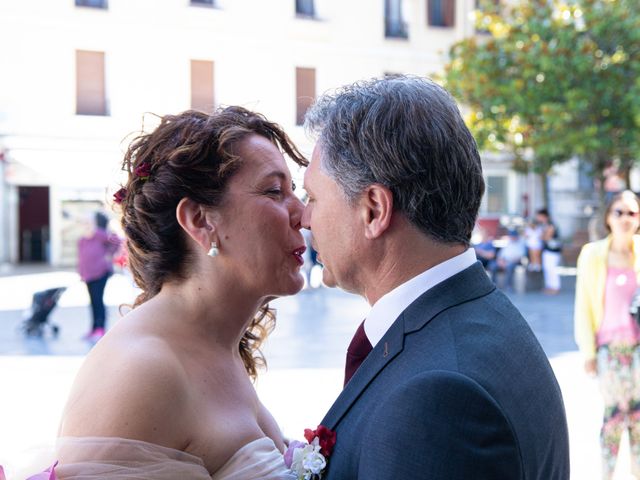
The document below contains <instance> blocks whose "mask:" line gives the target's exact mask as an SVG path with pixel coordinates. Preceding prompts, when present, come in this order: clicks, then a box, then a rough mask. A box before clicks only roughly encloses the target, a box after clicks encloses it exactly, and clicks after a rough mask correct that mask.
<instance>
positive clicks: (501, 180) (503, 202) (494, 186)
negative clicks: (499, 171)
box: [486, 175, 508, 213]
mask: <svg viewBox="0 0 640 480" xmlns="http://www.w3.org/2000/svg"><path fill="white" fill-rule="evenodd" d="M486 200H487V203H486V206H487V210H486V212H487V213H505V212H507V211H508V208H507V177H505V176H493V175H489V176H487V193H486Z"/></svg>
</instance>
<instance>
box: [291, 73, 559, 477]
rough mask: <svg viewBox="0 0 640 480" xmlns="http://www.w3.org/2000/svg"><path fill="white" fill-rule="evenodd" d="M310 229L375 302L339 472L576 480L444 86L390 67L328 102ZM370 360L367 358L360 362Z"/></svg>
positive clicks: (478, 176)
mask: <svg viewBox="0 0 640 480" xmlns="http://www.w3.org/2000/svg"><path fill="white" fill-rule="evenodd" d="M306 127H307V129H308V130H309V131H311V132H313V133H315V134H316V135H317V139H318V142H317V144H316V147H315V149H314V152H313V155H312V159H311V164H310V166H309V168H308V169H307V172H306V174H305V188H306V190H307V192H308V194H309V202H308V205H307V207H306V209H305V212H304V215H303V219H302V225H303V227H305V228H308V229H310V230H311V233H312V235H313V238H314V247H315V248H316V250H317V251H318V256H319V260H320V261H322V263H323V264H324V280H325V283H327V284H330V285H331V286H334V285H337V286H339V287H341V288H343V289H344V290H347V291H349V292H353V293H356V294H359V295H362V296H363V297H364V298H365V299H366V300H367V301H368V302H369V304H370V305H371V311H370V312H369V314H368V315H367V317H366V320H365V321H364V322H363V324H362V325H361V326H360V328H359V329H358V331H357V332H356V335H355V336H354V339H353V341H352V342H351V345H350V346H349V350H348V353H347V365H346V372H345V373H346V375H345V388H344V390H343V391H342V393H341V394H340V396H339V397H338V399H337V400H336V402H335V403H334V405H333V406H332V407H331V409H330V410H329V412H328V413H327V415H326V416H325V418H324V420H323V421H322V424H323V425H325V426H326V427H328V428H330V429H332V430H335V431H336V433H337V443H336V446H335V449H334V452H333V454H332V455H331V458H330V459H329V466H328V470H327V474H326V476H325V477H324V478H325V479H326V480H338V479H362V480H376V479H380V480H382V479H384V480H390V479H394V480H395V479H398V480H404V479H412V480H413V479H429V480H455V479H461V480H462V479H464V480H468V479H474V480H517V479H526V480H556V479H557V480H567V479H568V478H569V445H568V434H567V424H566V418H565V412H564V406H563V402H562V396H561V393H560V388H559V387H558V383H557V382H556V379H555V377H554V375H553V372H552V370H551V367H550V365H549V362H548V361H547V358H546V356H545V354H544V352H543V350H542V348H541V347H540V345H539V343H538V342H537V340H536V338H535V337H534V335H533V333H532V332H531V330H530V329H529V327H528V325H527V323H526V321H525V320H524V319H523V318H522V316H521V315H520V313H519V312H518V310H516V308H515V307H514V306H513V305H512V304H511V302H510V301H509V299H508V298H507V297H506V296H504V295H503V294H502V293H501V292H500V291H498V290H496V288H495V285H494V284H493V283H492V282H491V281H490V280H489V279H488V278H487V275H486V273H485V272H484V270H483V268H482V265H481V264H480V262H478V261H476V257H475V254H474V251H473V249H471V248H469V240H470V237H471V232H472V230H473V228H474V224H475V220H476V216H477V213H478V208H479V206H480V201H481V198H482V195H483V193H484V181H483V178H482V167H481V164H480V157H479V154H478V150H477V147H476V144H475V141H474V139H473V137H472V136H471V134H470V133H469V131H468V130H467V128H466V126H465V124H464V122H463V120H462V118H461V116H460V113H459V111H458V109H457V107H456V104H455V102H454V101H453V99H452V98H451V97H450V96H449V94H448V93H447V92H446V91H445V90H443V89H442V88H441V87H439V86H437V85H436V84H434V83H432V82H430V81H428V80H425V79H421V78H417V77H402V76H401V77H390V78H385V79H381V80H371V81H368V82H362V83H357V84H354V85H350V86H347V87H345V88H343V89H342V90H340V91H338V92H337V93H336V94H334V95H325V96H323V97H321V98H320V99H319V100H318V101H317V102H316V104H315V105H314V106H313V107H312V109H311V110H310V111H309V112H308V113H307V117H306ZM360 362H361V363H360Z"/></svg>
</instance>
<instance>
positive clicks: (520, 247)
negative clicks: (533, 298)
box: [496, 230, 525, 291]
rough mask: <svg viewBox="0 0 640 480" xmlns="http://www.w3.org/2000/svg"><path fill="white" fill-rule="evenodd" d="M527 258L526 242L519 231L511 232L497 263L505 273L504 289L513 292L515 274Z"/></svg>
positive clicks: (499, 253)
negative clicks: (525, 257) (524, 258)
mask: <svg viewBox="0 0 640 480" xmlns="http://www.w3.org/2000/svg"><path fill="white" fill-rule="evenodd" d="M524 256H525V248H524V242H523V240H522V238H520V234H519V233H518V231H517V230H509V234H508V239H507V243H506V244H505V246H504V247H502V248H501V249H500V251H499V252H498V255H497V258H496V263H497V265H498V268H499V269H500V270H502V271H503V272H504V280H503V282H502V288H503V289H504V290H509V291H513V274H514V272H515V270H516V267H517V266H518V265H520V264H521V263H522V257H524Z"/></svg>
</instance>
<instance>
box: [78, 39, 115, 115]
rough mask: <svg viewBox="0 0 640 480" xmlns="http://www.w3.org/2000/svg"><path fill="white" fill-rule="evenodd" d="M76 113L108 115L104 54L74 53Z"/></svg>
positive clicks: (81, 51) (82, 51) (84, 51)
mask: <svg viewBox="0 0 640 480" xmlns="http://www.w3.org/2000/svg"><path fill="white" fill-rule="evenodd" d="M76 113H77V114H78V115H108V113H107V97H106V89H105V69H104V52H89V51H86V50H77V51H76Z"/></svg>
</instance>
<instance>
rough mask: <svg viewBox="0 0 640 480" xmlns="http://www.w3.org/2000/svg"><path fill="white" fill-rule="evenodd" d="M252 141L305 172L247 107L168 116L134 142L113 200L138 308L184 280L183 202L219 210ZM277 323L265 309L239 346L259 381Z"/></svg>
mask: <svg viewBox="0 0 640 480" xmlns="http://www.w3.org/2000/svg"><path fill="white" fill-rule="evenodd" d="M250 135H261V136H263V137H265V138H266V139H268V140H269V141H270V142H272V143H273V144H274V145H275V146H276V147H278V148H279V149H280V150H281V151H284V153H286V154H287V155H288V156H289V157H290V158H291V159H292V160H293V161H294V162H296V163H297V164H298V165H302V166H306V165H307V163H308V162H307V160H306V159H305V158H304V157H303V156H302V154H301V153H300V152H299V151H298V149H297V148H296V147H295V145H294V144H293V143H292V142H291V140H290V139H289V137H288V136H287V135H286V133H285V132H284V131H283V130H282V128H281V127H280V126H279V125H277V124H275V123H272V122H269V121H268V120H267V119H266V118H265V117H264V116H262V115H260V114H258V113H254V112H251V111H249V110H246V109H244V108H242V107H227V108H224V109H219V110H217V111H216V112H214V113H213V114H211V115H209V114H206V113H203V112H198V111H194V110H188V111H185V112H183V113H180V114H178V115H166V116H164V117H161V121H160V125H159V126H158V127H157V128H156V129H155V130H154V131H153V132H151V133H147V134H142V135H140V136H138V137H136V138H135V139H134V140H133V141H132V142H131V144H130V146H129V148H128V150H127V152H126V154H125V156H124V160H123V163H122V169H123V170H124V171H125V172H127V173H128V178H127V181H126V183H125V185H124V186H123V188H122V189H121V190H120V192H118V194H116V200H117V201H118V203H119V204H120V207H121V209H122V227H123V230H124V232H125V235H126V238H127V249H128V254H129V267H130V269H131V272H132V273H133V277H134V280H135V282H136V284H137V285H138V286H139V287H140V288H141V289H142V293H141V294H140V295H139V296H138V297H137V298H136V300H135V302H134V308H135V307H137V306H138V305H140V304H142V303H144V302H145V301H147V300H149V299H150V298H152V297H154V296H155V295H156V294H157V293H158V292H159V291H160V289H161V288H162V285H163V284H164V283H165V282H167V281H169V280H181V279H185V278H186V275H187V271H188V266H189V264H190V262H191V261H192V258H191V254H190V252H189V249H188V248H187V243H186V237H185V235H184V232H183V230H182V228H181V226H180V225H179V224H178V221H177V219H176V207H177V206H178V203H179V202H180V200H182V199H183V198H189V199H191V200H193V201H194V202H197V203H199V204H202V205H206V206H210V207H215V206H218V205H220V204H221V203H222V200H223V198H224V195H225V192H226V187H227V185H228V183H229V180H230V178H231V177H232V176H233V175H234V174H235V173H236V172H238V170H239V168H240V167H241V165H242V161H243V159H242V158H241V157H239V156H237V155H235V154H234V153H233V151H234V147H235V146H236V145H237V143H238V142H240V141H242V140H244V139H245V138H247V137H248V136H250ZM274 324H275V316H274V314H273V312H272V311H271V310H270V309H269V307H268V305H266V306H264V307H262V308H261V309H260V311H258V312H257V314H256V316H255V317H254V319H253V321H252V322H251V324H250V325H249V328H248V329H247V331H246V332H245V333H244V336H243V337H242V340H241V341H240V345H239V349H240V354H241V356H242V360H243V362H244V365H245V368H246V370H247V372H248V373H249V375H250V376H251V377H252V378H254V379H255V377H256V373H257V367H258V366H261V365H264V364H265V361H264V357H263V356H262V353H261V352H260V350H259V347H260V345H261V343H262V342H263V341H264V339H265V338H266V336H267V335H268V333H269V332H270V331H271V330H272V329H273V326H274Z"/></svg>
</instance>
